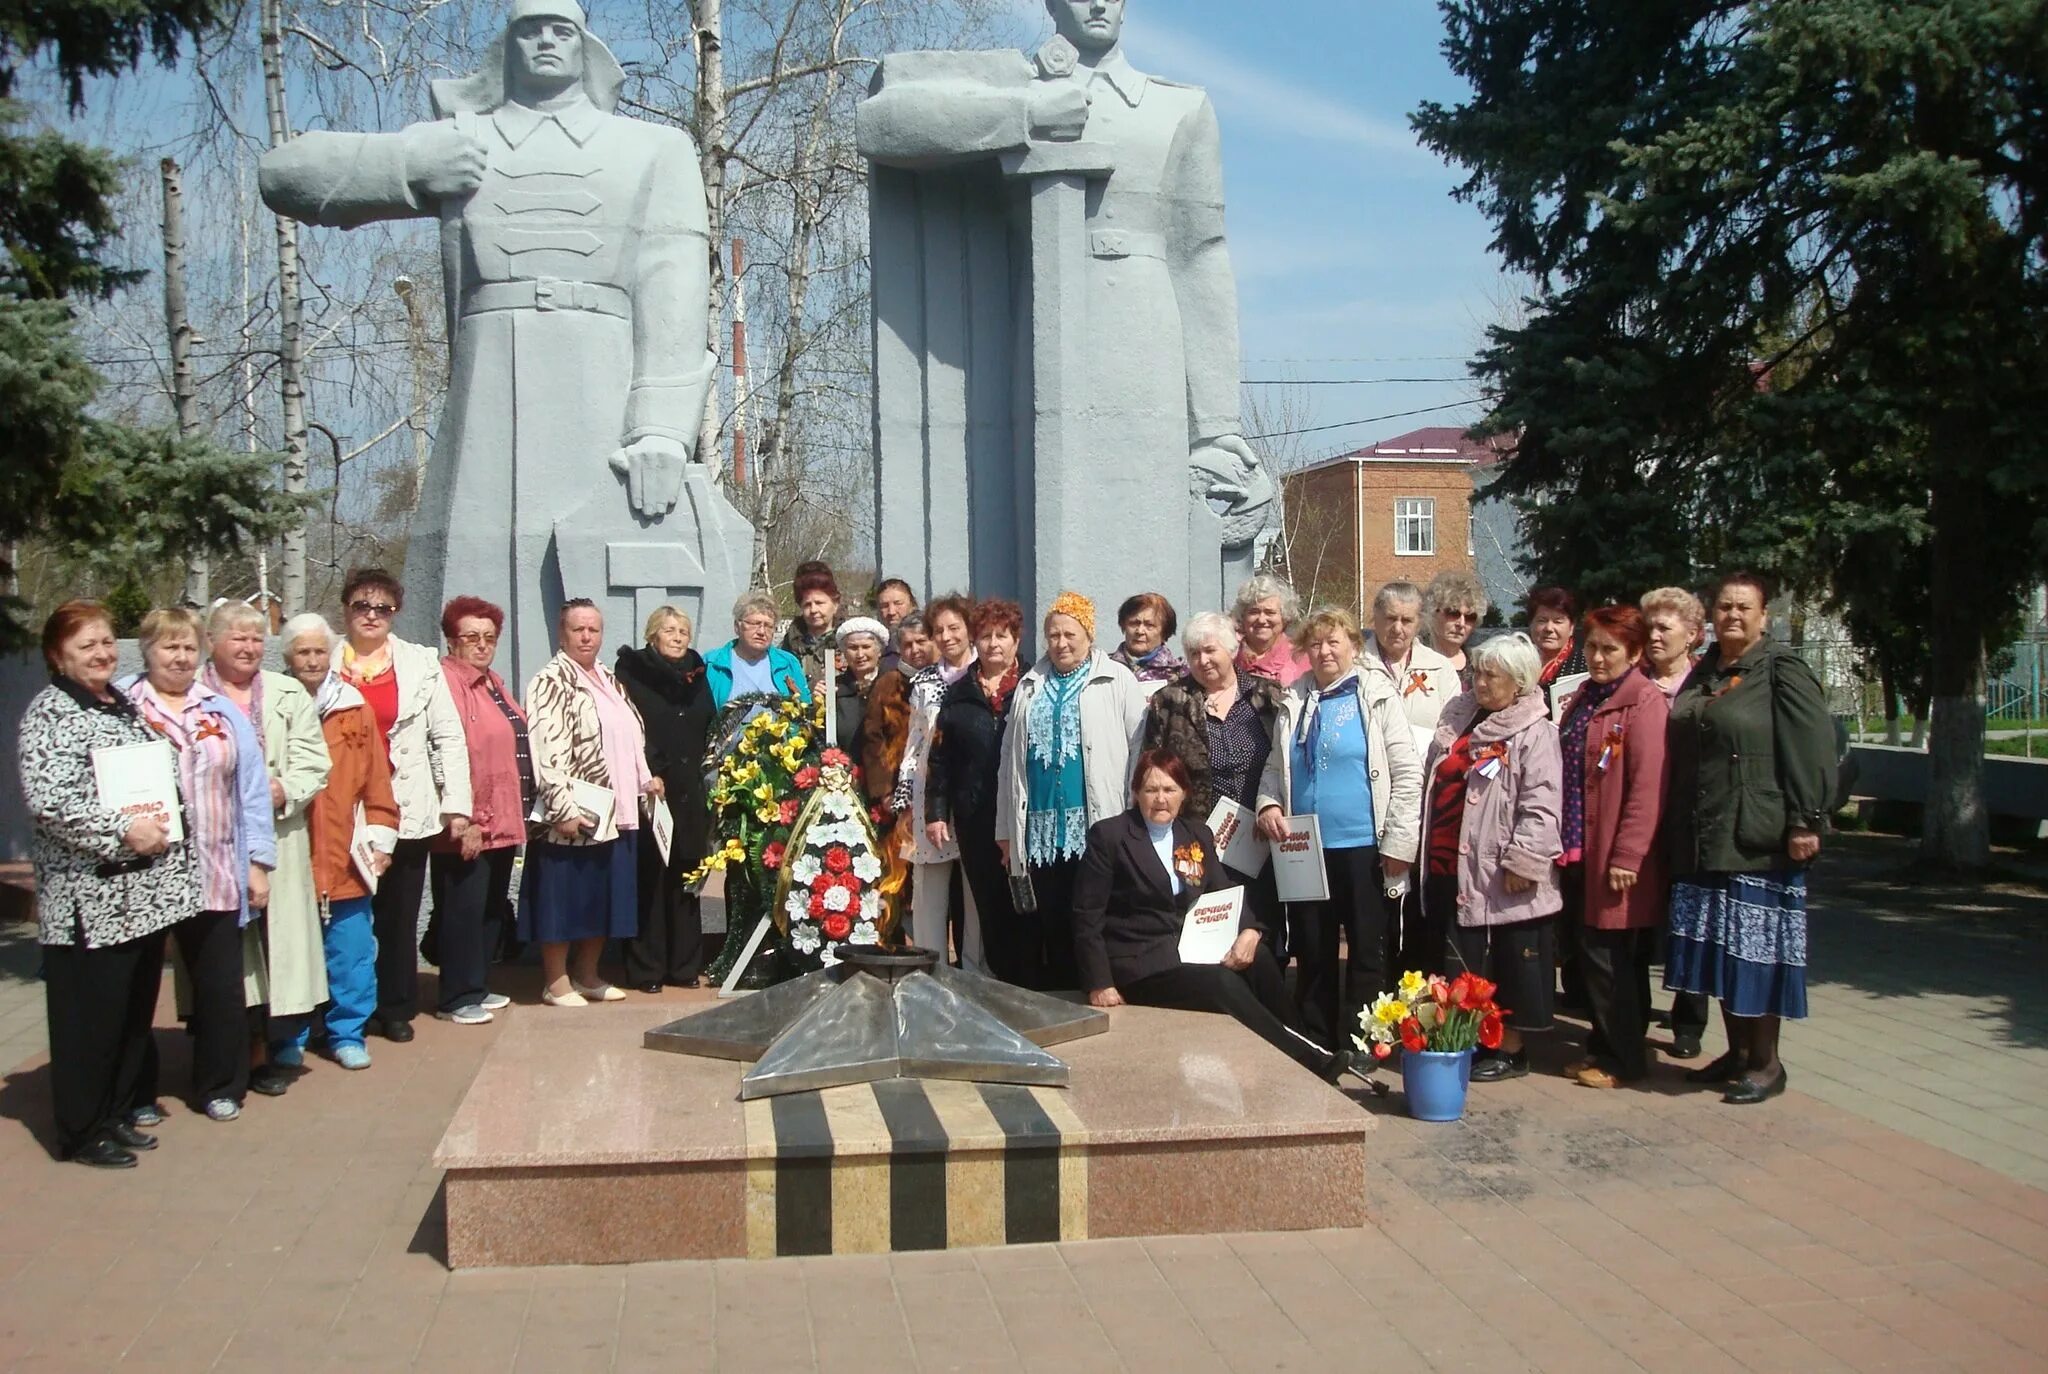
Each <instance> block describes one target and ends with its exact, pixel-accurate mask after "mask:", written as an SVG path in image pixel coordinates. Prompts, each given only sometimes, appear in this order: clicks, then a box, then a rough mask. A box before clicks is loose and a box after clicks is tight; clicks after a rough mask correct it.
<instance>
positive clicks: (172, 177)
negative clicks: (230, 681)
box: [157, 157, 212, 606]
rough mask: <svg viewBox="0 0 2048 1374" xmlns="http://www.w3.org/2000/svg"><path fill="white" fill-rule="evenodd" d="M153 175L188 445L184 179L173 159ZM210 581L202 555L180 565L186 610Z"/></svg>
mask: <svg viewBox="0 0 2048 1374" xmlns="http://www.w3.org/2000/svg"><path fill="white" fill-rule="evenodd" d="M157 171H158V172H159V173H160V174H161V175H162V177H163V185H164V222H163V227H164V330H165V332H167V333H168V334H169V335H170V338H171V408H172V409H173V410H174V411H175V412H176V413H177V417H178V435H179V437H180V438H184V439H190V438H192V437H194V436H195V435H197V434H198V433H199V430H200V424H199V390H198V387H197V386H196V385H195V384H194V382H193V380H192V345H193V344H195V343H197V342H199V336H198V335H197V334H195V333H194V332H193V329H192V320H191V317H190V315H189V314H188V313H187V310H186V304H185V176H184V173H183V171H182V170H181V169H180V168H179V166H178V163H177V160H176V159H175V158H168V157H167V158H164V159H163V160H162V161H161V162H159V163H158V164H157ZM211 581H212V568H211V566H210V564H209V560H208V558H207V556H206V554H204V553H203V552H202V553H195V554H193V555H192V557H191V559H190V561H188V562H187V563H186V564H185V602H186V604H187V605H190V606H204V605H205V604H206V603H207V601H208V600H209V599H210V597H211V596H212V591H211V588H210V583H211Z"/></svg>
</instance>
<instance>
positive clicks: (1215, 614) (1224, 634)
mask: <svg viewBox="0 0 2048 1374" xmlns="http://www.w3.org/2000/svg"><path fill="white" fill-rule="evenodd" d="M1204 644H1221V645H1222V646H1223V652H1224V653H1226V654H1229V655H1230V656H1231V657H1233V658H1235V657H1236V656H1237V646H1238V638H1237V626H1235V625H1233V624H1231V623H1230V617H1229V616H1227V615H1225V614H1223V612H1221V611H1203V612H1201V613H1200V614H1199V615H1194V616H1190V617H1188V627H1187V628H1186V629H1185V630H1182V631H1181V632H1180V647H1181V648H1183V649H1185V650H1186V651H1187V652H1188V653H1189V654H1190V655H1192V654H1193V653H1194V652H1195V650H1197V649H1199V648H1201V647H1202V646H1203V645H1204Z"/></svg>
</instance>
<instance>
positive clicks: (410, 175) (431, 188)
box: [400, 122, 489, 201]
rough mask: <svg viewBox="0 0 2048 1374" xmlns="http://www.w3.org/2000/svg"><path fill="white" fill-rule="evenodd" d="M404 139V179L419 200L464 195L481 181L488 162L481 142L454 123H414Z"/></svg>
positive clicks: (480, 183) (434, 199)
mask: <svg viewBox="0 0 2048 1374" xmlns="http://www.w3.org/2000/svg"><path fill="white" fill-rule="evenodd" d="M400 137H402V138H403V139H404V140H405V143H404V144H403V151H404V154H405V179H406V182H407V184H408V185H410V186H411V187H412V189H413V194H414V195H416V196H418V197H419V198H420V199H422V200H427V201H437V200H447V199H450V198H452V197H456V196H466V195H468V194H469V193H470V192H471V191H474V190H475V189H476V188H477V187H478V186H480V185H482V184H483V179H484V170H485V168H486V167H487V166H488V164H489V157H488V154H486V152H485V151H484V145H483V144H481V143H479V142H477V140H475V139H473V138H471V137H470V136H469V135H468V134H465V133H463V132H462V131H461V130H460V129H457V128H456V127H455V126H454V125H453V124H450V123H446V122H441V123H434V124H415V125H413V126H411V127H410V128H408V129H407V130H406V131H405V132H404V133H403V134H402V135H400Z"/></svg>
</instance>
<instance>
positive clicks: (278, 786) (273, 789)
mask: <svg viewBox="0 0 2048 1374" xmlns="http://www.w3.org/2000/svg"><path fill="white" fill-rule="evenodd" d="M270 809H271V810H272V811H282V810H284V784H283V783H281V782H279V781H278V780H277V779H276V778H272V779H271V780H270Z"/></svg>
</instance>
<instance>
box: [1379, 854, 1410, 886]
mask: <svg viewBox="0 0 2048 1374" xmlns="http://www.w3.org/2000/svg"><path fill="white" fill-rule="evenodd" d="M1413 867H1415V865H1414V864H1412V863H1409V862H1408V860H1406V859H1390V858H1388V857H1387V856H1386V855H1384V854H1382V855H1381V856H1380V872H1382V873H1384V874H1386V877H1387V881H1388V882H1390V883H1391V882H1397V881H1399V880H1400V879H1402V878H1405V877H1407V876H1408V870H1409V869H1411V868H1413Z"/></svg>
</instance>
